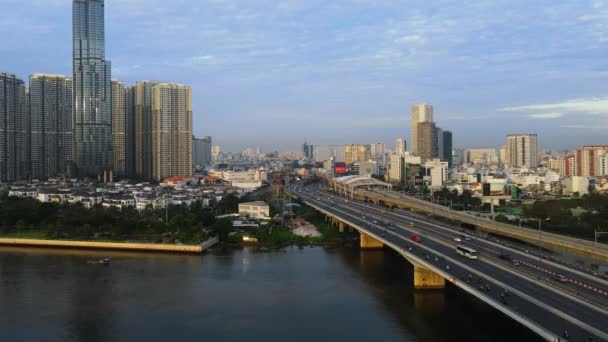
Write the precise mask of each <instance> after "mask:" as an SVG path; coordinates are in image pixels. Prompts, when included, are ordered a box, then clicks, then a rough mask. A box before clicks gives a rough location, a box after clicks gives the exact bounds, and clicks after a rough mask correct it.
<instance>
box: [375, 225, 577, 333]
mask: <svg viewBox="0 0 608 342" xmlns="http://www.w3.org/2000/svg"><path fill="white" fill-rule="evenodd" d="M370 232H373V231H372V230H371V229H370ZM375 233H379V229H376V231H375ZM384 239H385V240H388V241H389V242H391V243H393V244H394V245H397V246H398V247H399V248H401V249H402V250H404V251H407V252H408V253H412V254H414V255H418V256H419V257H422V258H423V259H426V260H428V261H429V262H431V263H434V264H435V265H436V266H439V267H444V266H445V265H451V266H450V270H449V272H451V273H452V274H453V275H454V278H455V279H456V280H457V281H460V282H462V283H465V282H466V283H469V285H472V286H473V287H476V288H478V287H477V286H476V285H477V284H474V283H475V282H477V281H478V280H479V279H480V280H481V283H478V284H479V286H481V284H483V285H485V284H488V283H491V284H492V285H493V286H492V287H491V289H490V291H486V290H480V292H483V293H484V295H486V296H489V297H490V298H492V299H493V300H494V301H496V302H497V303H501V304H500V305H504V306H506V307H509V308H511V309H513V310H514V311H516V312H519V313H520V314H521V315H523V316H524V317H527V319H530V320H531V321H534V322H537V324H541V325H542V326H544V327H545V328H546V329H548V330H550V331H553V332H554V333H555V334H556V335H557V336H559V335H560V334H561V333H562V332H563V331H564V330H567V331H568V332H569V335H570V337H572V338H577V337H579V338H580V339H581V340H582V339H583V338H586V337H587V336H589V333H588V332H587V331H585V330H584V329H583V328H581V327H579V326H577V325H576V324H573V323H570V322H568V321H566V320H564V319H563V318H561V317H559V316H557V315H555V314H553V313H552V312H550V311H547V310H546V309H544V308H541V307H539V306H537V305H534V304H532V303H530V302H529V301H528V300H527V299H524V298H520V297H519V296H517V295H515V294H509V293H507V294H506V295H505V296H504V297H503V296H501V293H502V291H501V287H499V286H498V285H495V284H494V283H493V282H492V281H491V279H487V278H483V277H477V276H474V277H473V278H472V279H471V280H469V278H468V274H469V272H468V271H467V270H465V269H462V268H460V266H458V265H454V264H452V263H450V262H448V261H445V259H444V258H443V256H442V255H438V254H435V255H432V253H428V252H427V251H426V250H424V249H422V248H421V247H420V246H418V245H417V244H416V243H413V242H412V243H409V244H408V242H407V241H403V240H402V239H400V238H398V237H390V236H389V237H385V238H384ZM410 248H411V249H410ZM425 255H427V256H428V257H426V258H425ZM450 257H457V258H461V257H460V256H458V254H456V252H453V255H451V256H450ZM434 260H437V261H436V262H434ZM460 261H463V260H460ZM466 261H468V259H466ZM466 261H465V263H466ZM468 266H470V265H468ZM478 289H479V288H478ZM484 289H485V286H484ZM532 317H536V318H537V319H532ZM538 318H542V323H541V321H539V320H538Z"/></svg>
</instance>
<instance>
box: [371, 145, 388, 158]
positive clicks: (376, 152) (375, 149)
mask: <svg viewBox="0 0 608 342" xmlns="http://www.w3.org/2000/svg"><path fill="white" fill-rule="evenodd" d="M370 148H371V149H370V153H371V157H372V158H383V157H384V153H385V150H386V146H385V145H384V144H383V143H379V142H377V143H373V144H371V145H370Z"/></svg>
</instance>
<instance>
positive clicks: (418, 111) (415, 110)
mask: <svg viewBox="0 0 608 342" xmlns="http://www.w3.org/2000/svg"><path fill="white" fill-rule="evenodd" d="M424 122H433V106H431V105H430V104H426V103H422V104H417V105H413V106H412V125H411V128H410V129H411V137H410V145H411V152H412V154H414V155H417V156H418V155H420V150H419V149H420V147H419V146H420V145H419V139H418V132H419V130H418V124H421V123H424Z"/></svg>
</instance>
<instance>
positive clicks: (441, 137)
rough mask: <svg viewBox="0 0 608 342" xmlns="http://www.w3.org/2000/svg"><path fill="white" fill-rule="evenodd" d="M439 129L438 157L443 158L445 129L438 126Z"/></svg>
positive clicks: (437, 133)
mask: <svg viewBox="0 0 608 342" xmlns="http://www.w3.org/2000/svg"><path fill="white" fill-rule="evenodd" d="M435 129H436V130H437V132H436V133H435V134H436V135H437V158H441V159H444V158H443V129H442V128H441V127H436V128H435Z"/></svg>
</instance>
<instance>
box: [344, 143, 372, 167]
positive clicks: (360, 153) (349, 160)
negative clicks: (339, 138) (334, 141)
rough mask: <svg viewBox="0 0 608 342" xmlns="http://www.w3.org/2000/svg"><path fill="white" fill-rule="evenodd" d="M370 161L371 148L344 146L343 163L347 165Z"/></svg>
mask: <svg viewBox="0 0 608 342" xmlns="http://www.w3.org/2000/svg"><path fill="white" fill-rule="evenodd" d="M370 159H371V146H370V145H364V144H358V145H345V146H344V162H345V163H346V164H347V165H349V164H353V163H356V162H359V161H367V160H370Z"/></svg>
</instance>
